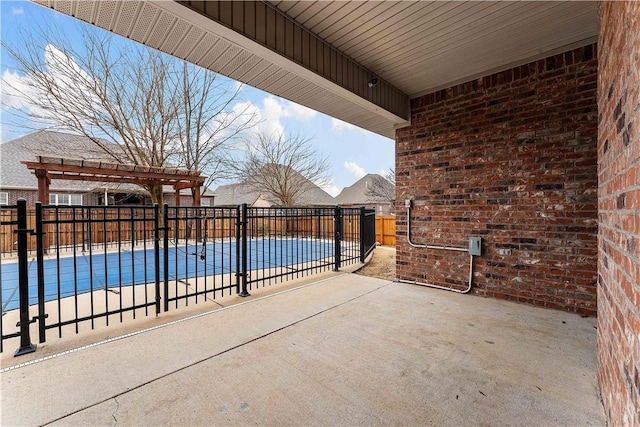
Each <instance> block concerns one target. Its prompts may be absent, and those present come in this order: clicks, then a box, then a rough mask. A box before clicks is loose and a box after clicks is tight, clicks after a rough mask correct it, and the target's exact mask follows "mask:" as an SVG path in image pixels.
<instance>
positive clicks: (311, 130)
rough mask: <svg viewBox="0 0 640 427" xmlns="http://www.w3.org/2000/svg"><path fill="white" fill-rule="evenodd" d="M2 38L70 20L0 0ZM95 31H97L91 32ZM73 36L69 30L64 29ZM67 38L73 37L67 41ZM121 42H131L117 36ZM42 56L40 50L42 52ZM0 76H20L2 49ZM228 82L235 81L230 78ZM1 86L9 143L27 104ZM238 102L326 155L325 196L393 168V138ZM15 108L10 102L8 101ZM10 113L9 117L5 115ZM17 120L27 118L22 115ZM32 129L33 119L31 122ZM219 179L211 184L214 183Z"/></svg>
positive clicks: (271, 105) (288, 109) (279, 107)
mask: <svg viewBox="0 0 640 427" xmlns="http://www.w3.org/2000/svg"><path fill="white" fill-rule="evenodd" d="M0 7H1V13H2V16H1V19H2V23H1V25H2V26H1V35H2V39H3V40H4V41H5V42H7V43H9V44H10V45H11V46H13V47H14V48H19V46H17V44H18V42H17V40H18V39H17V32H18V31H19V30H20V28H21V27H23V26H25V25H33V24H34V23H38V24H39V25H45V24H46V23H47V22H56V24H57V25H59V26H61V27H62V28H65V27H68V28H72V27H73V26H74V25H76V23H75V22H77V21H76V20H75V19H73V18H70V17H67V16H66V15H62V14H59V13H57V12H54V11H52V10H50V9H47V8H44V7H42V6H38V5H36V4H33V3H29V2H22V1H16V2H13V1H0ZM96 31H98V30H96ZM68 34H69V37H71V38H72V37H73V31H72V30H69V31H68ZM71 41H73V39H71ZM122 42H123V43H135V42H133V41H130V40H127V39H124V38H122ZM43 55H44V52H43ZM0 74H1V75H2V79H3V80H10V81H12V82H15V81H19V79H20V78H21V77H23V76H21V75H20V74H19V73H17V72H16V68H15V66H14V64H13V63H12V60H11V58H10V57H9V55H7V53H6V52H4V51H3V52H2V53H1V57H0ZM229 84H231V85H234V84H237V83H236V82H234V81H232V80H230V82H229ZM4 88H5V85H2V94H1V95H2V100H3V103H2V110H1V111H0V112H1V114H2V117H1V118H0V125H1V126H2V128H1V132H0V142H6V141H10V140H12V139H14V138H17V137H20V136H22V135H24V134H26V133H29V131H28V130H25V128H24V127H20V128H18V127H16V126H15V125H13V124H12V123H13V122H15V114H22V112H25V111H26V110H27V108H28V107H27V106H21V108H20V109H18V110H17V109H16V108H11V107H9V105H8V104H9V103H7V102H6V99H7V98H6V93H5V89H4ZM241 102H250V103H251V104H253V107H254V108H255V109H256V111H258V114H259V115H260V116H261V117H262V119H263V120H264V123H265V126H267V127H268V129H269V130H273V129H286V131H287V132H288V133H293V134H297V133H298V134H301V135H304V136H307V137H311V138H312V140H313V144H314V146H315V147H316V148H317V150H318V151H319V152H320V153H321V154H323V155H326V156H327V157H328V159H329V163H330V169H331V170H330V176H331V182H330V183H329V185H328V186H327V187H326V188H325V189H326V190H327V191H328V192H329V193H330V194H332V195H334V196H335V195H337V194H338V192H339V191H340V190H341V189H342V188H343V187H345V186H349V185H351V184H353V183H354V182H355V181H357V180H358V179H359V178H361V177H362V176H363V175H364V174H366V173H386V172H387V171H388V170H389V169H390V168H393V167H394V156H395V152H394V142H393V140H391V139H389V138H385V137H382V136H379V135H376V134H374V133H371V132H369V131H366V130H364V129H360V128H357V127H355V126H352V125H349V124H347V123H344V122H341V121H339V120H336V119H333V118H331V117H329V116H327V115H324V114H322V113H319V112H316V111H313V110H310V109H308V108H305V107H302V106H300V105H297V104H294V103H292V102H290V101H287V100H285V99H283V98H279V97H276V96H273V95H270V94H268V93H266V92H263V91H260V90H258V89H255V88H252V87H250V86H246V85H245V86H244V89H243V94H242V100H241ZM13 105H14V106H15V103H13ZM10 117H11V118H10ZM23 120H25V121H26V120H30V119H29V118H28V117H26V115H25V117H24V119H23ZM31 127H34V128H37V127H38V124H37V123H31ZM218 184H220V183H216V184H213V186H212V187H214V188H215V187H216V186H217V185H218Z"/></svg>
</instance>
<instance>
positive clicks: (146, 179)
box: [21, 156, 206, 206]
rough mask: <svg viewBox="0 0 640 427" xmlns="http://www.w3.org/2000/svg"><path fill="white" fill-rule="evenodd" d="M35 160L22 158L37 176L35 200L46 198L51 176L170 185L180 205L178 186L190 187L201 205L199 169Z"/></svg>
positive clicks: (43, 200)
mask: <svg viewBox="0 0 640 427" xmlns="http://www.w3.org/2000/svg"><path fill="white" fill-rule="evenodd" d="M36 159H37V160H36V161H35V162H29V161H22V162H21V163H23V164H25V165H26V166H27V168H29V169H30V170H32V171H33V173H34V174H35V176H36V177H37V178H38V200H40V201H41V202H43V203H48V201H49V185H50V184H51V180H53V179H63V180H71V181H97V182H116V183H127V184H137V185H142V186H150V185H170V186H173V188H174V190H175V204H176V206H179V205H180V190H182V189H186V188H191V189H194V190H195V191H193V192H192V197H193V205H194V206H200V191H199V189H200V187H202V186H203V185H204V181H205V179H206V177H204V176H202V175H200V171H190V170H184V169H178V168H171V167H167V168H162V167H154V166H140V165H130V164H122V163H110V162H105V161H99V160H83V159H71V158H64V157H47V156H37V157H36Z"/></svg>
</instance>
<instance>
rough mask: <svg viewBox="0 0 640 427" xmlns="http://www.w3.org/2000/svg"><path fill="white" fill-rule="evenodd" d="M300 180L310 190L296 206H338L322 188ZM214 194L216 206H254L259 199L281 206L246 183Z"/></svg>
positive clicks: (219, 189)
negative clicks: (244, 204)
mask: <svg viewBox="0 0 640 427" xmlns="http://www.w3.org/2000/svg"><path fill="white" fill-rule="evenodd" d="M299 179H301V180H304V184H303V185H305V186H307V187H308V189H307V190H306V191H305V192H304V193H302V195H301V196H300V199H299V200H298V201H297V203H296V205H301V206H304V205H310V206H335V205H336V204H337V203H336V199H335V198H334V197H332V196H331V195H330V194H329V193H327V192H326V191H324V190H323V189H322V188H320V187H318V186H317V185H315V184H314V183H312V182H311V181H309V180H308V179H306V178H304V177H302V176H300V177H299ZM214 194H215V204H216V206H228V205H240V204H243V203H246V204H248V205H253V204H254V203H255V202H256V201H257V200H258V199H262V200H264V201H266V202H268V203H269V204H271V205H274V206H277V205H278V204H279V201H278V200H277V198H275V197H274V196H273V195H271V194H269V193H266V192H260V191H258V190H256V189H255V188H254V187H253V186H252V185H250V184H247V183H246V182H240V183H237V184H228V185H221V186H220V187H218V188H217V189H216V190H214Z"/></svg>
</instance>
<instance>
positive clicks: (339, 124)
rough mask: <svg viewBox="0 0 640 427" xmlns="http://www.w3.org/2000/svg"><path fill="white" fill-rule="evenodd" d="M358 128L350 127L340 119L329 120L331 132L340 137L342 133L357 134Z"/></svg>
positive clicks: (349, 124)
mask: <svg viewBox="0 0 640 427" xmlns="http://www.w3.org/2000/svg"><path fill="white" fill-rule="evenodd" d="M359 130H360V128H359V127H357V126H354V125H352V124H351V123H347V122H343V121H342V120H340V119H336V118H332V119H331V132H333V133H335V134H337V135H341V134H342V132H345V131H347V132H357V131H359Z"/></svg>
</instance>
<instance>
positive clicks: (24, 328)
mask: <svg viewBox="0 0 640 427" xmlns="http://www.w3.org/2000/svg"><path fill="white" fill-rule="evenodd" d="M17 205H18V229H17V230H16V231H15V232H16V233H17V234H18V292H19V298H20V321H19V322H18V324H17V325H16V326H19V327H20V348H18V349H17V350H16V352H15V353H14V356H21V355H23V354H27V353H33V352H34V351H36V345H35V344H32V343H31V335H30V333H29V325H30V324H31V321H30V320H29V264H28V262H29V259H28V256H29V254H28V248H27V234H29V233H30V232H31V230H27V201H26V200H25V199H18V203H17Z"/></svg>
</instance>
